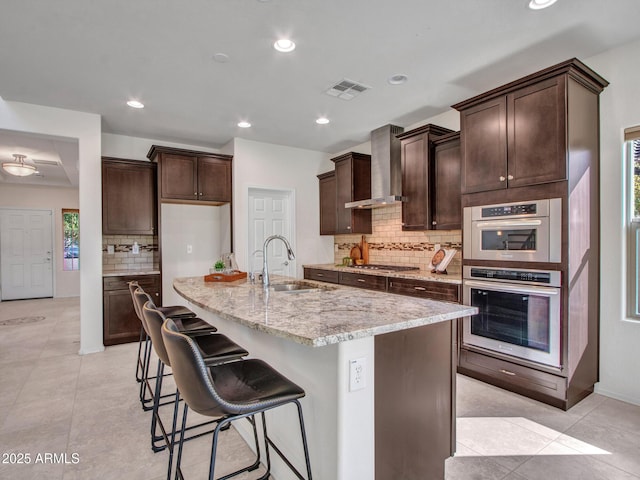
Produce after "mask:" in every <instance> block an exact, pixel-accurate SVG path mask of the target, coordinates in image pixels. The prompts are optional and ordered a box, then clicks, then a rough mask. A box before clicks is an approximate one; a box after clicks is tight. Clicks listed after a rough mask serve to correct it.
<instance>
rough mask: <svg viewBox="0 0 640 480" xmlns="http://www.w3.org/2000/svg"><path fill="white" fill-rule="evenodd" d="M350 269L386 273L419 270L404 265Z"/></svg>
mask: <svg viewBox="0 0 640 480" xmlns="http://www.w3.org/2000/svg"><path fill="white" fill-rule="evenodd" d="M352 268H358V269H361V270H378V271H380V270H385V271H387V272H406V271H409V270H419V267H409V266H406V265H403V266H400V265H376V264H371V263H369V264H367V265H353V266H352Z"/></svg>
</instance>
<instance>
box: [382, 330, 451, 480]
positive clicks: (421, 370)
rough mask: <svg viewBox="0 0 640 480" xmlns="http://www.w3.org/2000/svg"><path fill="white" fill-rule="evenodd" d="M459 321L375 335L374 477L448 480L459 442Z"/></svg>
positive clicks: (384, 478) (409, 479)
mask: <svg viewBox="0 0 640 480" xmlns="http://www.w3.org/2000/svg"><path fill="white" fill-rule="evenodd" d="M455 325H456V322H441V323H436V324H433V325H426V326H423V327H417V328H412V329H409V330H402V331H399V332H393V333H387V334H384V335H378V336H376V337H375V363H376V369H375V384H376V388H375V419H376V420H375V423H376V426H375V430H376V432H375V451H376V455H375V469H376V476H375V478H376V480H387V479H392V478H393V479H395V478H402V479H404V480H423V479H443V478H444V461H445V460H446V459H447V458H448V457H450V456H451V455H453V453H454V452H453V451H452V449H453V445H455V408H454V402H455V376H454V374H453V372H454V368H455V360H456V359H455V357H456V356H455V355H454V353H455V352H454V341H455ZM452 329H453V330H452Z"/></svg>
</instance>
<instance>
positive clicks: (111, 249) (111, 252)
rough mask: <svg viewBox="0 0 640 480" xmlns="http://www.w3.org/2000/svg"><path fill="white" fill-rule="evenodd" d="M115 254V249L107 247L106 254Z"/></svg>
mask: <svg viewBox="0 0 640 480" xmlns="http://www.w3.org/2000/svg"><path fill="white" fill-rule="evenodd" d="M114 253H115V247H114V246H113V245H107V254H109V255H113V254H114Z"/></svg>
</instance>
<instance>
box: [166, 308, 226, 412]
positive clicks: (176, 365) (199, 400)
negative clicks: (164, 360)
mask: <svg viewBox="0 0 640 480" xmlns="http://www.w3.org/2000/svg"><path fill="white" fill-rule="evenodd" d="M162 338H163V339H164V346H165V348H166V350H167V353H168V355H169V359H170V360H171V370H172V371H173V378H174V380H175V382H176V386H177V387H178V390H180V394H181V395H182V398H183V399H184V401H185V402H187V405H189V408H190V409H192V410H195V411H196V412H198V413H199V414H201V415H207V416H211V417H221V416H224V415H227V414H229V413H236V411H235V410H236V409H235V408H234V407H233V405H231V404H229V403H227V402H226V401H225V400H224V399H222V398H221V397H220V395H219V394H218V392H217V391H216V388H215V385H214V382H213V380H212V378H211V375H210V374H209V369H208V368H207V367H206V366H205V363H204V360H203V359H202V354H201V353H200V351H199V349H198V347H197V345H196V344H195V342H194V341H193V339H192V338H190V337H189V336H187V335H184V334H182V333H180V332H179V331H178V327H177V326H176V324H175V322H174V321H173V320H172V319H170V318H168V319H166V320H165V322H164V324H163V325H162Z"/></svg>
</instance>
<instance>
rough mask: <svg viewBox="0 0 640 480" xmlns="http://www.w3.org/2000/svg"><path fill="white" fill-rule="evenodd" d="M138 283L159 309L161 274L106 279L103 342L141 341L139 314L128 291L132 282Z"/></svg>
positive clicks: (103, 283)
mask: <svg viewBox="0 0 640 480" xmlns="http://www.w3.org/2000/svg"><path fill="white" fill-rule="evenodd" d="M131 281H137V282H138V283H139V284H140V286H141V287H142V288H143V289H144V290H145V291H146V292H147V293H148V294H149V295H151V297H152V298H153V299H154V302H155V303H156V304H157V305H158V306H160V275H123V276H113V277H104V278H103V279H102V292H103V317H102V325H103V343H104V345H116V344H119V343H128V342H135V341H138V340H139V339H140V326H141V325H140V319H138V316H137V315H136V312H135V309H134V307H133V301H132V299H131V293H130V291H129V282H131Z"/></svg>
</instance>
